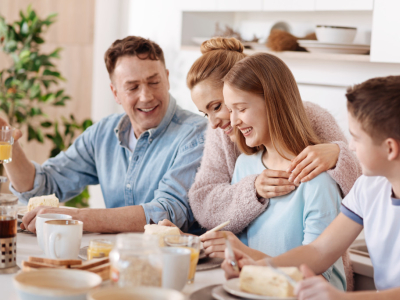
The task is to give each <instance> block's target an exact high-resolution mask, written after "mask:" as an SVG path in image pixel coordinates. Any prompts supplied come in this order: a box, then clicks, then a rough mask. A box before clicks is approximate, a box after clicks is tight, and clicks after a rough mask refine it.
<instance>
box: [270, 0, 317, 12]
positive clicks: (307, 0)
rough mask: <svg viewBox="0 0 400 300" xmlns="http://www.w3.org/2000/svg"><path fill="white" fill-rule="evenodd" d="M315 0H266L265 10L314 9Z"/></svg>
mask: <svg viewBox="0 0 400 300" xmlns="http://www.w3.org/2000/svg"><path fill="white" fill-rule="evenodd" d="M314 8H315V0H301V1H299V0H264V3H263V10H264V11H313V10H314Z"/></svg>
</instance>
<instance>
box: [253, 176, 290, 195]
mask: <svg viewBox="0 0 400 300" xmlns="http://www.w3.org/2000/svg"><path fill="white" fill-rule="evenodd" d="M289 176H290V173H288V172H285V171H277V170H270V169H265V170H264V171H262V173H261V174H260V175H258V176H257V179H256V181H255V183H254V185H255V188H256V191H257V196H258V197H262V198H266V199H269V198H274V197H279V196H283V195H286V194H289V193H290V192H291V191H293V190H294V189H295V188H296V186H295V184H294V183H292V182H289V180H288V178H289Z"/></svg>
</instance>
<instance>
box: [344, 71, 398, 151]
mask: <svg viewBox="0 0 400 300" xmlns="http://www.w3.org/2000/svg"><path fill="white" fill-rule="evenodd" d="M346 97H347V109H348V110H349V112H350V113H351V114H352V116H353V117H354V118H355V119H356V120H357V121H358V122H360V123H361V126H362V128H363V130H364V131H365V132H366V133H367V134H368V135H370V136H371V138H372V139H373V140H374V142H375V143H377V144H379V143H381V142H382V141H383V140H384V139H387V138H394V139H396V140H398V141H400V76H389V77H377V78H372V79H369V80H367V81H365V82H363V83H361V84H357V85H355V86H354V87H351V88H349V89H348V90H347V94H346Z"/></svg>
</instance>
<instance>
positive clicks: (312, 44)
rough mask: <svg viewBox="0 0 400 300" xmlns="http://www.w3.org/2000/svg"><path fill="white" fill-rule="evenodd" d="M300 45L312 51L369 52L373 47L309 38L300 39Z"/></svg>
mask: <svg viewBox="0 0 400 300" xmlns="http://www.w3.org/2000/svg"><path fill="white" fill-rule="evenodd" d="M299 45H300V46H301V47H304V48H306V49H307V51H309V52H312V53H341V54H367V53H368V52H369V51H370V48H371V46H370V45H359V44H332V43H322V42H318V41H309V40H299Z"/></svg>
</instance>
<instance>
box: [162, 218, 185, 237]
mask: <svg viewBox="0 0 400 300" xmlns="http://www.w3.org/2000/svg"><path fill="white" fill-rule="evenodd" d="M158 225H162V226H168V227H176V228H178V226H176V225H175V224H174V223H172V222H171V221H170V220H168V219H164V220H162V221H160V222H158ZM178 229H179V228H178ZM179 232H180V233H181V234H184V233H183V232H182V231H181V230H180V229H179Z"/></svg>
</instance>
